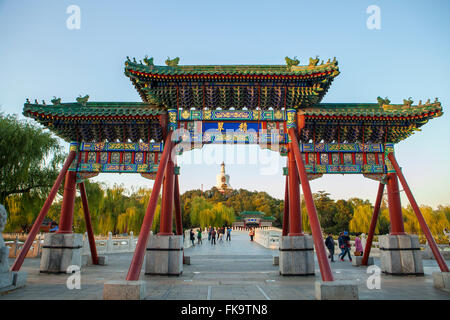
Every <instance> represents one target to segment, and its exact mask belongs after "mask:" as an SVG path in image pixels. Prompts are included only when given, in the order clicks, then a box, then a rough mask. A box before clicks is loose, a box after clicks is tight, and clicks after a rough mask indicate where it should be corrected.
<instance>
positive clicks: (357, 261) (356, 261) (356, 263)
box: [352, 256, 373, 267]
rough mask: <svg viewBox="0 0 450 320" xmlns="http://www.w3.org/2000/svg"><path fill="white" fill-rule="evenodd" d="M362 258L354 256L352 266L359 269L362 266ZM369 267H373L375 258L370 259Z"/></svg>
mask: <svg viewBox="0 0 450 320" xmlns="http://www.w3.org/2000/svg"><path fill="white" fill-rule="evenodd" d="M362 259H363V257H362V256H354V257H353V259H352V265H353V266H355V267H359V266H362ZM367 265H368V266H371V265H373V257H369V259H367Z"/></svg>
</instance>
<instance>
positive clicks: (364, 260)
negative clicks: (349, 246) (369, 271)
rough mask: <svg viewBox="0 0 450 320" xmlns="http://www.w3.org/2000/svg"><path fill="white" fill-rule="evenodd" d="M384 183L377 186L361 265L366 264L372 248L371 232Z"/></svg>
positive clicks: (376, 218)
mask: <svg viewBox="0 0 450 320" xmlns="http://www.w3.org/2000/svg"><path fill="white" fill-rule="evenodd" d="M383 191H384V184H383V183H381V182H380V185H379V186H378V193H377V199H376V200H375V207H374V208H373V215H372V221H371V222H370V227H369V234H368V236H367V241H366V247H365V248H364V255H363V258H362V261H361V264H362V265H363V266H367V261H368V260H369V255H370V249H371V248H372V240H373V234H374V233H375V228H376V226H377V221H378V215H379V214H380V207H381V200H382V199H383Z"/></svg>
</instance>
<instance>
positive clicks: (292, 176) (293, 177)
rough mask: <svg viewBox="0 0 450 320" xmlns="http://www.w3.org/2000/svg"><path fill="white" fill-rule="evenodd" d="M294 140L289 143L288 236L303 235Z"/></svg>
mask: <svg viewBox="0 0 450 320" xmlns="http://www.w3.org/2000/svg"><path fill="white" fill-rule="evenodd" d="M291 145H292V142H291V143H289V150H288V161H289V167H288V174H289V179H288V182H289V188H288V189H289V233H288V236H301V235H303V232H302V217H301V211H300V186H299V184H300V181H299V178H298V170H297V165H296V164H295V157H294V152H293V150H292V146H291Z"/></svg>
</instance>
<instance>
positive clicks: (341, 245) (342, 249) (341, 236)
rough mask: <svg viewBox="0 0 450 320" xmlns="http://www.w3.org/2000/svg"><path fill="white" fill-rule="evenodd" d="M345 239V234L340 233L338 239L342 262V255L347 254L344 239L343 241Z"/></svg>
mask: <svg viewBox="0 0 450 320" xmlns="http://www.w3.org/2000/svg"><path fill="white" fill-rule="evenodd" d="M343 237H344V233H343V232H341V233H339V237H338V246H339V249H341V253H339V259H340V260H341V261H343V260H342V255H343V254H344V252H345V250H344V247H345V246H344V239H343Z"/></svg>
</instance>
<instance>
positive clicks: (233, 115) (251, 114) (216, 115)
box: [177, 110, 287, 121]
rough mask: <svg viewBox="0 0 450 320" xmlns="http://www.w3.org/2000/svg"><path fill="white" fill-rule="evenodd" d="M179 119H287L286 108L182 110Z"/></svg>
mask: <svg viewBox="0 0 450 320" xmlns="http://www.w3.org/2000/svg"><path fill="white" fill-rule="evenodd" d="M177 120H178V121H203V120H206V121H236V120H241V121H285V120H287V117H286V112H285V111H284V110H180V111H179V112H178V119H177Z"/></svg>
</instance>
